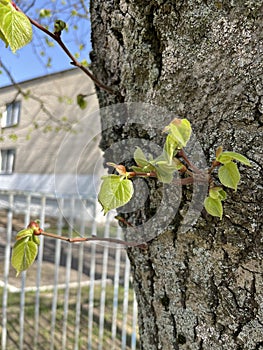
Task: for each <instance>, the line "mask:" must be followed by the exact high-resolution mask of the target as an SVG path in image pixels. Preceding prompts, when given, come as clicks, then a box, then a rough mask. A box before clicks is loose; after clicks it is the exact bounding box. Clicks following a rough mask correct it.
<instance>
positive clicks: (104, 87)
mask: <svg viewBox="0 0 263 350" xmlns="http://www.w3.org/2000/svg"><path fill="white" fill-rule="evenodd" d="M15 8H16V9H17V11H20V12H23V11H22V10H21V9H20V8H19V7H18V6H16V5H15ZM26 16H27V15H26ZM27 18H28V19H29V21H30V23H31V24H32V25H33V26H35V27H36V28H38V29H39V30H41V31H42V32H44V33H45V34H47V35H48V36H49V37H51V38H52V39H53V40H55V41H56V42H57V43H58V45H59V46H60V47H61V48H62V50H63V51H64V52H65V53H66V55H67V56H68V57H69V58H70V59H71V61H72V62H71V64H72V65H73V66H75V67H78V68H79V69H81V70H82V71H83V72H84V73H85V74H86V75H87V76H88V77H89V78H90V79H91V80H92V81H93V82H94V84H95V85H97V86H98V87H99V88H101V89H102V90H104V91H107V92H108V93H110V94H116V93H117V92H116V91H114V90H113V89H111V88H110V87H108V86H107V85H105V84H103V83H102V82H100V81H99V80H98V79H97V78H96V77H95V76H94V75H93V74H92V73H91V72H90V71H89V70H88V69H87V68H86V67H84V66H83V65H82V64H81V63H80V62H78V61H77V60H76V58H75V57H74V56H73V55H72V53H71V52H70V51H69V49H68V48H67V47H66V45H65V44H64V42H63V41H62V39H61V37H60V34H58V33H55V34H54V33H52V32H50V31H49V30H48V29H46V28H45V27H43V26H42V25H41V24H40V23H38V22H37V21H35V20H34V19H32V18H30V17H29V16H27Z"/></svg>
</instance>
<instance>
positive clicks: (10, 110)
mask: <svg viewBox="0 0 263 350" xmlns="http://www.w3.org/2000/svg"><path fill="white" fill-rule="evenodd" d="M20 114H21V101H20V100H16V101H13V102H10V103H7V104H6V110H5V111H4V113H3V114H2V118H1V127H2V129H6V128H12V127H15V126H17V125H18V124H19V122H20Z"/></svg>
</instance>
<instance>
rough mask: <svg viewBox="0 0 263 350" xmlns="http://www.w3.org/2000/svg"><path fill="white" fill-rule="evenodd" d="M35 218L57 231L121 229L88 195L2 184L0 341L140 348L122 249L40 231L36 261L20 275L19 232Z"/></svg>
mask: <svg viewBox="0 0 263 350" xmlns="http://www.w3.org/2000/svg"><path fill="white" fill-rule="evenodd" d="M36 218H38V219H40V226H41V227H43V228H45V230H49V231H50V232H53V233H57V234H58V235H69V236H71V237H72V236H74V235H81V236H87V237H88V236H99V237H115V238H121V235H122V232H121V230H120V228H119V227H118V225H116V224H115V222H114V221H113V220H112V217H111V216H107V217H106V219H105V220H104V221H102V220H101V219H100V218H99V216H98V215H97V208H96V201H93V200H91V199H89V198H72V197H66V196H60V198H57V196H54V195H47V194H40V193H30V192H15V191H13V192H7V191H0V237H1V240H0V253H1V254H0V264H1V265H0V266H1V268H0V297H1V298H2V308H1V309H0V320H1V321H0V322H1V326H0V330H1V332H0V333H1V349H2V350H12V349H27V350H28V349H38V350H40V349H45V350H46V349H50V350H52V349H59V350H60V349H70V350H71V349H74V350H78V349H88V350H93V349H94V350H95V349H100V350H102V349H106V348H109V347H111V349H116V350H119V349H131V350H135V349H136V346H137V347H138V338H137V304H136V300H135V297H134V292H133V290H132V288H131V285H130V264H129V260H128V258H127V256H126V252H125V250H123V249H121V248H120V247H116V246H112V245H109V244H96V243H89V244H87V243H81V244H70V243H67V242H63V241H61V240H56V239H49V238H48V237H41V236H40V238H41V240H40V246H39V253H38V257H37V261H36V262H35V263H34V264H33V266H31V267H30V268H29V270H28V271H27V272H23V273H21V276H20V277H18V278H17V277H15V271H14V269H13V268H12V266H11V265H10V256H11V250H12V246H13V244H14V241H15V235H16V233H17V232H18V231H19V230H21V229H23V228H24V227H25V226H26V225H27V224H28V223H29V221H30V220H33V219H36Z"/></svg>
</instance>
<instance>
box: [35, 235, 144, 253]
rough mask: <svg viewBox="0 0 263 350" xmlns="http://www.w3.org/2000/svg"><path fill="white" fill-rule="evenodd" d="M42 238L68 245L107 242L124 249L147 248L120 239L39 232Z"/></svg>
mask: <svg viewBox="0 0 263 350" xmlns="http://www.w3.org/2000/svg"><path fill="white" fill-rule="evenodd" d="M41 234H42V235H43V236H47V237H51V238H55V239H60V240H62V241H66V242H68V243H81V242H107V243H115V244H122V245H124V246H126V247H138V248H143V249H145V248H146V247H147V244H146V243H138V242H125V241H123V240H121V239H117V238H100V237H74V238H70V237H63V236H58V235H56V234H54V233H51V232H44V231H43V232H41Z"/></svg>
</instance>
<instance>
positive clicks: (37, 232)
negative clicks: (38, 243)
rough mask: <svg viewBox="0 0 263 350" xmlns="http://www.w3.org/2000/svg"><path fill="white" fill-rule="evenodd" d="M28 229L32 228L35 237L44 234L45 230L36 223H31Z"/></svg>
mask: <svg viewBox="0 0 263 350" xmlns="http://www.w3.org/2000/svg"><path fill="white" fill-rule="evenodd" d="M27 228H32V229H33V231H34V235H36V236H39V235H41V233H42V232H43V230H42V229H41V228H40V227H39V224H38V223H37V222H36V221H31V222H30V223H29V225H28V226H27Z"/></svg>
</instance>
